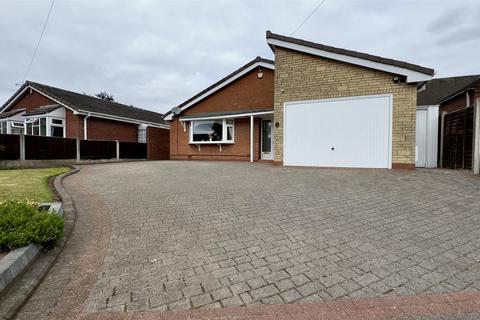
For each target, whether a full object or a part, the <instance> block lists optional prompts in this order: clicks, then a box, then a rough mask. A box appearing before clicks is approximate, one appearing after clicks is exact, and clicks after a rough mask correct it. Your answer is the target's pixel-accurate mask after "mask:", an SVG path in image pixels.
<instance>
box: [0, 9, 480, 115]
mask: <svg viewBox="0 0 480 320" xmlns="http://www.w3.org/2000/svg"><path fill="white" fill-rule="evenodd" d="M317 3H318V2H317V1H305V2H303V1H268V2H260V1H243V2H234V1H218V2H217V1H176V2H173V1H172V2H167V1H56V3H55V7H54V9H53V12H52V16H51V18H50V22H49V25H48V27H47V30H46V33H45V36H44V39H43V41H42V43H41V46H40V48H39V51H38V54H37V57H36V59H35V63H34V65H33V67H32V69H31V71H30V74H29V76H28V78H29V79H31V80H35V81H38V82H42V83H46V84H50V85H54V86H58V87H61V88H65V89H68V90H74V91H77V92H89V93H95V92H99V91H103V90H106V91H107V92H109V93H110V94H113V95H114V96H115V98H116V99H117V100H118V101H120V102H123V103H126V104H133V105H135V106H139V107H143V108H147V109H151V110H155V111H158V112H166V111H167V110H169V109H170V108H172V107H173V106H175V105H178V104H179V103H181V102H182V101H184V100H186V99H188V98H189V97H191V96H193V95H194V94H195V93H197V92H199V91H200V90H202V89H204V88H206V87H208V86H209V85H210V84H212V83H214V82H216V81H217V80H219V79H221V78H222V77H224V76H225V75H227V74H228V73H230V72H232V71H233V70H235V69H237V68H238V67H240V66H241V65H243V64H244V63H246V62H248V61H250V60H251V59H253V58H254V57H256V56H258V55H260V56H264V57H266V58H273V53H272V52H271V50H270V48H269V47H268V46H267V45H266V42H265V31H266V30H267V29H270V30H272V31H273V32H276V33H281V34H286V35H290V33H291V32H292V31H293V30H294V29H295V28H296V27H297V26H298V25H299V24H300V23H301V22H302V21H303V20H304V19H305V17H306V16H307V15H308V14H309V13H310V12H311V11H312V10H313V8H315V6H316V5H317ZM459 3H460V4H459ZM49 5H50V2H49V1H29V2H24V1H7V2H5V1H4V2H2V4H1V6H2V19H0V30H2V31H3V32H1V33H0V43H2V50H0V74H1V77H0V100H1V101H5V100H6V99H8V97H9V96H10V95H12V94H13V93H14V92H15V90H16V89H17V87H16V86H15V83H17V82H19V81H22V80H23V79H22V76H23V73H24V72H25V69H26V67H27V65H28V62H29V60H30V58H31V55H32V52H33V49H34V46H35V43H36V41H37V39H38V35H39V33H40V30H41V27H42V24H43V21H44V19H45V15H46V13H47V12H48V8H49ZM479 13H480V4H479V3H474V2H468V3H463V2H458V1H457V2H454V3H450V2H437V1H435V2H433V1H415V2H411V1H395V2H391V1H368V0H366V1H342V0H335V1H334V0H327V1H326V2H325V3H324V4H323V5H322V6H321V7H320V9H319V10H318V11H317V12H316V13H315V14H314V15H313V16H312V17H311V18H310V20H308V21H307V22H306V23H305V24H304V25H303V27H302V28H301V29H300V30H299V31H298V32H297V33H296V35H295V36H297V37H299V38H304V39H308V40H312V41H317V42H321V43H325V44H329V45H333V46H339V47H345V48H348V49H352V50H358V51H364V52H368V53H371V54H378V55H382V56H385V57H390V58H394V59H399V60H404V61H409V62H412V63H417V64H421V65H425V66H428V67H434V68H435V69H436V70H437V71H438V73H439V75H442V76H446V75H457V74H467V73H468V74H471V73H480V61H479V59H478V58H477V54H476V52H479V50H480V41H478V36H479V35H480V32H479V26H480V23H479V22H478V21H477V19H475V17H476V16H478V15H479Z"/></svg>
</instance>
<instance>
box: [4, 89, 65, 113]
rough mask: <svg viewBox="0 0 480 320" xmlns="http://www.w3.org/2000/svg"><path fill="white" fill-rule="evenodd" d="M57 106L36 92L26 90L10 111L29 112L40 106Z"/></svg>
mask: <svg viewBox="0 0 480 320" xmlns="http://www.w3.org/2000/svg"><path fill="white" fill-rule="evenodd" d="M52 104H57V103H56V102H55V101H53V100H50V99H49V98H47V97H45V96H44V95H42V94H40V93H38V92H37V91H34V90H30V89H27V91H26V92H25V93H24V94H23V96H22V97H21V98H20V99H18V100H17V102H15V104H14V105H13V107H12V108H11V109H10V110H14V109H21V108H25V109H27V111H31V110H33V109H36V108H38V107H41V106H47V105H52Z"/></svg>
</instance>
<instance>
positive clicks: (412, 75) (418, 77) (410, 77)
mask: <svg viewBox="0 0 480 320" xmlns="http://www.w3.org/2000/svg"><path fill="white" fill-rule="evenodd" d="M267 43H268V44H269V45H271V46H278V47H282V48H287V49H291V50H295V51H300V52H305V53H308V54H312V55H315V56H319V57H324V58H328V59H333V60H338V61H342V62H346V63H350V64H354V65H358V66H362V67H366V68H370V69H375V70H381V71H385V72H389V73H393V74H399V75H402V76H405V77H406V78H407V83H411V82H421V81H428V80H430V79H432V76H429V75H427V74H424V73H421V72H417V71H413V70H410V69H406V68H402V67H397V66H392V65H388V64H384V63H379V62H374V61H370V60H366V59H361V58H357V57H351V56H347V55H343V54H339V53H334V52H329V51H325V50H320V49H315V48H310V47H307V46H302V45H299V44H295V43H291V42H286V41H282V40H278V39H267Z"/></svg>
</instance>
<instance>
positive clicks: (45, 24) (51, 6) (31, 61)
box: [23, 0, 55, 82]
mask: <svg viewBox="0 0 480 320" xmlns="http://www.w3.org/2000/svg"><path fill="white" fill-rule="evenodd" d="M54 3H55V0H52V4H51V5H50V10H48V14H47V18H46V19H45V23H44V24H43V29H42V32H41V33H40V38H38V42H37V45H36V47H35V51H33V55H32V59H31V60H30V64H29V65H28V68H27V71H25V74H24V75H23V82H25V80H27V75H28V73H29V72H30V68H31V67H32V65H33V61H34V60H35V56H36V55H37V51H38V47H39V46H40V42H42V38H43V34H44V33H45V29H46V28H47V24H48V19H50V14H51V13H52V9H53V4H54Z"/></svg>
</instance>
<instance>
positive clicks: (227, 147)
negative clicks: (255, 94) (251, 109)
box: [170, 118, 260, 161]
mask: <svg viewBox="0 0 480 320" xmlns="http://www.w3.org/2000/svg"><path fill="white" fill-rule="evenodd" d="M234 136H235V143H234V144H224V145H222V150H221V151H220V148H219V147H218V145H216V144H215V145H201V146H200V150H198V147H197V145H195V144H189V143H188V142H189V124H187V126H186V130H185V131H184V129H183V127H182V125H181V124H180V123H179V121H178V120H177V119H175V120H173V121H172V122H171V124H170V159H172V160H244V161H249V160H250V118H238V119H235V133H234ZM253 141H254V160H255V161H256V160H258V159H260V119H258V118H255V119H254V140H253Z"/></svg>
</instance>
